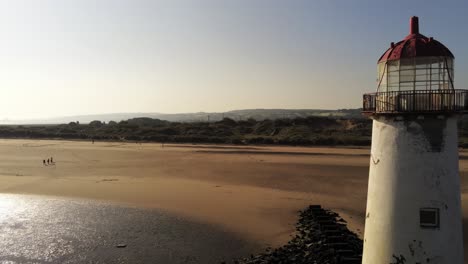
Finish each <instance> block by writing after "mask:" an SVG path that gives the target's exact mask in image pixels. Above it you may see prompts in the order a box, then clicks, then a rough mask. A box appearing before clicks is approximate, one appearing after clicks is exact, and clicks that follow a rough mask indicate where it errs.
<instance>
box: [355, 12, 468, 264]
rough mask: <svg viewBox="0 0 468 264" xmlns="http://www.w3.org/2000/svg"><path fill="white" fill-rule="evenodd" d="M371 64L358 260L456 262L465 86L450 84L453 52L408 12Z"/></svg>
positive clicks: (467, 102)
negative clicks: (406, 21)
mask: <svg viewBox="0 0 468 264" xmlns="http://www.w3.org/2000/svg"><path fill="white" fill-rule="evenodd" d="M377 68H378V79H377V82H378V85H377V92H375V93H368V94H364V96H363V113H364V114H365V115H367V116H369V117H370V118H371V119H372V120H373V125H372V147H371V158H370V168H369V185H368V193H367V210H366V224H365V232H364V252H363V260H362V263H363V264H404V263H405V264H409V263H413V264H415V263H420V264H423V263H430V264H434V263H437V264H462V263H463V237H462V213H461V197H460V178H459V169H458V135H457V121H458V119H459V117H460V116H461V115H462V114H464V113H467V112H468V90H460V89H455V88H454V56H453V54H452V53H451V52H450V50H449V49H448V48H447V47H445V46H444V45H443V44H442V43H441V42H439V41H437V40H435V39H434V38H432V37H426V36H424V35H422V34H420V33H419V20H418V17H411V19H410V30H409V35H408V36H406V37H405V38H404V39H403V40H402V41H399V42H397V43H391V44H390V47H389V48H388V49H387V50H386V51H385V52H384V54H383V55H382V56H381V57H380V59H379V60H378V65H377Z"/></svg>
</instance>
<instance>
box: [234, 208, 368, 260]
mask: <svg viewBox="0 0 468 264" xmlns="http://www.w3.org/2000/svg"><path fill="white" fill-rule="evenodd" d="M361 259H362V240H361V239H360V238H359V237H358V236H357V235H356V234H355V233H353V232H351V231H349V230H348V228H347V226H346V221H345V220H343V219H342V218H340V216H339V215H338V214H337V213H335V212H332V211H330V210H326V209H323V208H322V207H321V206H320V205H311V206H309V207H308V208H307V209H305V210H303V211H300V215H299V221H298V222H297V224H296V234H295V235H294V237H293V238H292V239H291V240H290V241H289V242H288V243H287V244H286V245H284V246H282V247H279V248H277V249H271V248H268V249H266V252H265V253H262V254H259V255H256V256H253V255H252V256H250V257H249V258H245V259H241V260H235V261H234V263H235V264H264V263H282V264H286V263H294V264H301V263H304V264H305V263H307V264H314V263H316V264H361Z"/></svg>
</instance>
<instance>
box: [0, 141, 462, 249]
mask: <svg viewBox="0 0 468 264" xmlns="http://www.w3.org/2000/svg"><path fill="white" fill-rule="evenodd" d="M368 155H369V150H368V149H366V148H302V147H238V146H210V145H164V147H162V146H161V144H135V143H133V144H131V143H109V142H96V143H95V144H91V143H90V142H71V141H42V140H41V141H39V140H0V192H7V193H26V194H44V195H59V196H70V197H83V198H91V199H102V200H108V201H115V202H118V203H124V204H130V205H136V206H141V207H157V208H163V209H166V210H169V211H172V212H175V213H178V214H180V215H181V216H184V217H187V218H193V219H197V220H200V221H203V222H206V223H211V224H214V225H217V226H220V227H223V228H225V229H227V230H230V231H233V232H236V233H238V234H241V235H243V236H244V237H246V238H248V239H252V240H255V241H256V242H260V243H263V244H264V245H272V246H276V245H279V244H281V243H284V242H285V241H287V240H288V239H289V236H290V235H291V233H292V232H293V225H294V222H295V221H296V217H297V214H296V212H297V210H300V209H302V208H304V207H305V206H307V205H309V204H321V205H322V206H324V207H328V208H331V209H333V210H335V211H338V212H339V213H340V214H342V215H343V216H344V218H345V219H346V220H347V221H348V222H349V225H350V227H351V228H352V229H353V230H355V231H356V232H357V233H358V234H360V235H362V234H363V230H364V215H365V206H366V193H367V176H368V164H369V157H368ZM461 155H462V159H461V161H460V169H461V171H462V172H461V175H462V189H463V196H462V197H463V211H464V215H465V217H467V218H465V219H468V201H467V198H468V196H467V193H468V180H467V179H468V178H467V176H468V174H467V173H468V161H467V160H466V159H465V158H464V157H465V155H466V153H465V152H463V151H462V152H461ZM51 156H52V157H54V161H56V164H55V165H51V166H43V165H42V160H43V159H47V158H48V157H51ZM465 222H467V224H468V220H465ZM465 230H466V229H465ZM465 238H467V240H468V232H465Z"/></svg>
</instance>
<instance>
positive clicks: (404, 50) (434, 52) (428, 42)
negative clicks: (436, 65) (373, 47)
mask: <svg viewBox="0 0 468 264" xmlns="http://www.w3.org/2000/svg"><path fill="white" fill-rule="evenodd" d="M414 57H449V58H452V59H453V58H454V56H453V54H452V52H450V50H449V49H448V48H447V47H445V46H444V44H442V43H440V42H439V41H437V40H435V39H434V38H432V37H430V38H428V37H426V36H424V35H422V34H420V33H419V19H418V17H415V16H414V17H411V19H410V32H409V35H408V36H406V38H405V39H403V40H402V41H399V42H397V43H396V44H395V43H393V42H392V44H391V45H390V48H389V49H388V50H387V51H385V53H384V54H383V55H382V56H381V57H380V59H379V63H380V62H383V61H390V60H399V59H403V58H414Z"/></svg>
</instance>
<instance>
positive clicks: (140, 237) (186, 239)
mask: <svg viewBox="0 0 468 264" xmlns="http://www.w3.org/2000/svg"><path fill="white" fill-rule="evenodd" d="M0 231H1V233H0V237H1V239H0V262H1V263H57V264H62V263H134V264H138V263H175V264H177V263H184V264H185V263H187V264H188V263H213V264H215V263H220V262H221V261H227V260H231V259H233V258H234V257H238V256H239V255H247V254H249V251H251V250H252V248H255V245H252V244H251V243H249V242H248V241H244V240H242V239H240V238H239V237H237V236H235V235H233V234H231V233H228V232H225V231H223V230H220V229H217V228H214V227H212V226H209V225H205V224H202V223H195V222H192V221H186V220H185V219H183V218H181V217H178V216H174V215H171V214H168V213H167V212H164V211H161V210H158V209H150V210H148V209H139V208H135V207H124V206H118V205H115V204H112V203H106V202H97V201H93V200H83V199H77V198H61V197H44V196H31V195H18V194H0ZM214 252H215V254H214Z"/></svg>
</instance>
